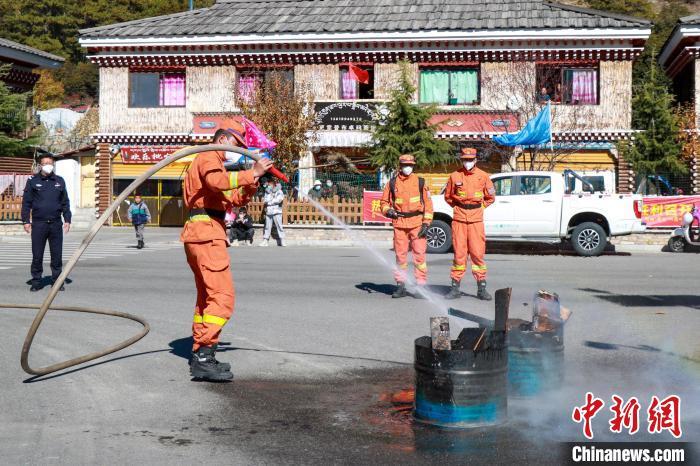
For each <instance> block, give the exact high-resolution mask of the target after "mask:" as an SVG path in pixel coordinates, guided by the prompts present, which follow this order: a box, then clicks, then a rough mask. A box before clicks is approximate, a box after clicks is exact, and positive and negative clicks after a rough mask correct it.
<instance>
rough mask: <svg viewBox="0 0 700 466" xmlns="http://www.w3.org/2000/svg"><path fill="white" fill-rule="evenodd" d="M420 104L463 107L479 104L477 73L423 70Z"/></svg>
mask: <svg viewBox="0 0 700 466" xmlns="http://www.w3.org/2000/svg"><path fill="white" fill-rule="evenodd" d="M419 95H420V100H419V101H420V103H422V104H438V105H464V104H476V103H478V102H479V72H478V70H475V69H465V68H450V69H423V70H421V71H420V94H419Z"/></svg>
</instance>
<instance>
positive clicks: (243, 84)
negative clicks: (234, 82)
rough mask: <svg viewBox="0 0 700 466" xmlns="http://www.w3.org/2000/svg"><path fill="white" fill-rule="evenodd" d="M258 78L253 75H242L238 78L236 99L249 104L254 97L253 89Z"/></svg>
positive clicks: (258, 80)
mask: <svg viewBox="0 0 700 466" xmlns="http://www.w3.org/2000/svg"><path fill="white" fill-rule="evenodd" d="M259 82H260V78H259V77H258V76H257V75H254V74H243V75H240V76H239V77H238V98H239V99H241V100H242V101H243V102H250V100H251V99H252V98H253V95H255V88H256V86H257V85H258V83H259Z"/></svg>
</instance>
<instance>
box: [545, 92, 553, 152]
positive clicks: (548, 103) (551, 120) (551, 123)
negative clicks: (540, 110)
mask: <svg viewBox="0 0 700 466" xmlns="http://www.w3.org/2000/svg"><path fill="white" fill-rule="evenodd" d="M547 107H548V110H549V149H550V150H551V151H552V157H554V136H552V133H553V131H552V126H553V125H554V118H552V101H551V100H549V101H547Z"/></svg>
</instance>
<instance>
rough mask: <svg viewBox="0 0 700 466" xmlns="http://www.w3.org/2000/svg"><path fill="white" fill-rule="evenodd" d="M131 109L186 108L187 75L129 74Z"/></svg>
mask: <svg viewBox="0 0 700 466" xmlns="http://www.w3.org/2000/svg"><path fill="white" fill-rule="evenodd" d="M129 106H130V107H184V106H185V73H142V72H130V73H129Z"/></svg>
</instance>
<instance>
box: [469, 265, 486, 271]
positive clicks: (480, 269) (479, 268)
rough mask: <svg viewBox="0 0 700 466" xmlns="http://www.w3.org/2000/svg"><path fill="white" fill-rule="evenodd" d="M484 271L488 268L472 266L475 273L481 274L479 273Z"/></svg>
mask: <svg viewBox="0 0 700 466" xmlns="http://www.w3.org/2000/svg"><path fill="white" fill-rule="evenodd" d="M482 270H484V271H485V270H486V266H485V265H472V271H473V272H479V271H482Z"/></svg>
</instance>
